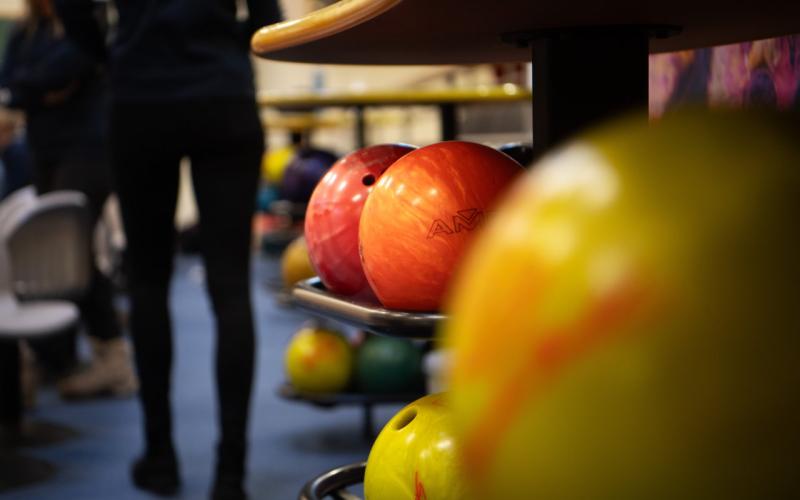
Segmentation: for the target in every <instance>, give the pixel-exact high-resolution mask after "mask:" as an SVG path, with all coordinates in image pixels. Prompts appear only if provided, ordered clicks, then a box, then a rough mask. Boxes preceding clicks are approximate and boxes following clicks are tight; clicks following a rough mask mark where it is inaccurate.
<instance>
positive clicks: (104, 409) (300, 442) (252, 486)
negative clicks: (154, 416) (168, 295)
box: [0, 257, 399, 500]
mask: <svg viewBox="0 0 800 500" xmlns="http://www.w3.org/2000/svg"><path fill="white" fill-rule="evenodd" d="M199 262H200V261H199V260H198V259H194V258H190V257H181V258H179V259H178V261H177V263H176V273H175V280H174V282H173V287H172V311H173V324H174V325H175V353H176V359H175V371H174V384H173V408H174V413H175V419H176V423H175V431H176V441H177V442H176V446H177V448H178V453H179V455H180V460H181V472H182V475H183V489H182V491H181V494H180V495H179V498H185V499H202V498H207V497H208V488H209V485H210V481H211V472H212V466H213V449H214V443H215V442H216V421H215V418H216V417H215V414H216V413H215V411H216V410H215V403H214V400H215V398H214V390H213V389H214V388H213V383H212V377H213V370H212V357H211V356H212V346H213V341H214V337H213V332H212V326H211V325H212V322H211V317H210V313H209V309H208V302H207V299H206V295H205V290H204V285H203V280H202V274H203V273H202V267H201V266H200V263H199ZM275 268H276V263H275V262H274V261H271V260H268V259H265V258H263V257H258V258H257V259H256V262H255V270H254V273H253V291H254V301H255V307H256V318H257V325H258V341H259V342H258V368H257V375H256V386H255V392H254V396H253V411H252V418H251V427H250V429H251V432H250V435H251V452H250V463H249V478H248V485H247V487H248V491H249V493H250V497H251V498H252V499H280V500H284V499H294V498H297V494H298V492H299V490H300V488H301V487H302V485H303V483H304V482H305V481H307V480H308V479H310V478H312V477H313V476H315V475H317V474H318V473H320V472H323V471H325V470H328V469H330V468H333V467H335V466H338V465H344V464H347V463H352V462H357V461H361V460H364V459H366V456H367V454H368V453H369V446H370V444H369V443H367V442H366V441H365V440H364V439H363V438H362V437H361V422H362V421H361V417H362V415H361V410H360V408H356V407H338V408H334V409H331V410H321V409H317V408H314V407H311V406H306V405H303V404H299V403H293V402H287V401H284V400H282V399H280V398H278V397H277V396H276V393H275V389H276V387H277V386H278V384H279V383H280V381H282V380H283V361H282V356H283V350H284V347H285V346H286V344H287V342H288V339H289V338H290V336H291V335H292V334H293V333H294V331H296V330H297V328H298V327H299V326H300V325H301V324H302V323H303V322H304V321H305V320H307V319H308V315H306V314H304V313H303V312H301V311H298V310H292V309H286V308H282V307H280V306H278V305H277V303H276V301H275V299H274V296H273V294H272V292H271V291H269V290H268V289H267V287H265V285H264V283H265V281H267V280H269V279H270V277H274V275H275ZM398 409H399V407H397V406H394V407H391V406H390V407H380V408H378V409H377V410H376V414H375V415H376V425H378V426H380V425H382V424H383V423H384V422H385V421H387V420H388V419H389V418H390V417H391V415H392V414H394V412H395V411H397V410H398ZM27 416H28V417H29V418H31V419H33V420H41V421H45V420H46V421H49V422H53V423H57V424H61V425H66V426H69V427H72V428H74V429H76V430H77V431H78V432H79V433H80V436H79V437H77V438H74V439H71V440H69V441H67V442H64V443H61V444H58V445H54V446H49V447H44V448H35V449H34V448H31V449H27V450H23V451H24V453H25V454H26V455H29V456H33V457H37V458H41V459H45V460H48V461H50V462H52V463H54V464H55V465H57V467H58V469H59V470H58V472H57V474H56V476H55V477H54V478H53V479H51V480H50V481H48V482H45V483H41V484H38V485H34V486H30V487H25V488H20V489H16V490H13V491H9V492H7V493H4V494H0V498H2V499H8V500H23V499H24V500H36V499H59V500H60V499H69V500H72V499H76V500H77V499H80V500H93V499H98V500H128V499H131V500H133V499H146V498H151V497H150V496H149V495H146V494H144V493H142V492H139V491H138V490H136V489H134V488H133V487H132V486H131V483H130V481H129V479H128V467H129V463H130V461H131V459H132V458H134V457H135V456H136V455H137V454H138V453H139V452H140V451H141V448H140V422H139V416H140V415H139V407H138V404H137V402H136V400H134V399H130V400H101V401H92V402H83V403H65V402H62V401H60V400H59V398H58V397H57V396H56V395H55V394H54V393H53V392H52V390H50V391H47V390H45V391H43V393H42V394H41V395H40V400H39V403H38V406H37V408H36V410H34V411H32V412H29V413H28V414H27Z"/></svg>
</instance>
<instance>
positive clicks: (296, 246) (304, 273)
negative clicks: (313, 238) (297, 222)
mask: <svg viewBox="0 0 800 500" xmlns="http://www.w3.org/2000/svg"><path fill="white" fill-rule="evenodd" d="M316 275H317V273H316V271H314V268H313V267H312V266H311V259H309V257H308V247H307V246H306V239H305V238H304V237H302V236H301V237H299V238H297V239H295V240H294V241H292V242H291V243H289V245H288V246H287V247H286V249H285V250H284V251H283V255H282V256H281V276H282V277H283V286H285V287H286V288H290V287H291V286H293V285H294V284H295V283H297V282H298V281H302V280H305V279H308V278H313V277H314V276H316Z"/></svg>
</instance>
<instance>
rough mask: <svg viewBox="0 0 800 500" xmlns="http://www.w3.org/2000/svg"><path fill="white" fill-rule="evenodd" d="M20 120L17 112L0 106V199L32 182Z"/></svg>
mask: <svg viewBox="0 0 800 500" xmlns="http://www.w3.org/2000/svg"><path fill="white" fill-rule="evenodd" d="M18 122H19V120H18V119H17V117H16V113H12V112H11V111H9V110H7V109H2V108H0V168H2V175H0V178H2V182H1V183H0V201H1V200H3V199H4V198H5V197H7V196H8V195H10V194H11V193H13V192H14V191H16V190H17V189H20V188H23V187H25V186H27V185H28V184H30V183H31V179H30V178H31V174H30V164H29V161H28V146H27V144H25V139H24V136H23V135H22V134H20V133H19V130H18V129H19V123H18Z"/></svg>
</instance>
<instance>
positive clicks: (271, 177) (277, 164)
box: [261, 146, 295, 186]
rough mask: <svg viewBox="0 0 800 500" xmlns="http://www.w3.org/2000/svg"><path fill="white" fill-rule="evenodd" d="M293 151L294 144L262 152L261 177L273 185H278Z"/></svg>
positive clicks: (292, 156)
mask: <svg viewBox="0 0 800 500" xmlns="http://www.w3.org/2000/svg"><path fill="white" fill-rule="evenodd" d="M294 153H295V148H294V146H283V147H280V148H275V149H270V150H268V151H267V152H266V153H264V158H263V159H262V161H261V178H262V179H264V180H265V181H267V182H268V183H270V184H272V185H273V186H277V185H280V183H281V180H282V179H283V172H284V171H285V170H286V167H288V166H289V163H290V162H291V161H292V158H294Z"/></svg>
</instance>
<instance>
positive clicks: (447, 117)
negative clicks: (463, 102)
mask: <svg viewBox="0 0 800 500" xmlns="http://www.w3.org/2000/svg"><path fill="white" fill-rule="evenodd" d="M439 121H440V123H441V131H442V140H443V141H454V140H456V139H457V138H458V120H457V117H456V105H455V104H453V103H445V104H440V105H439Z"/></svg>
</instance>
